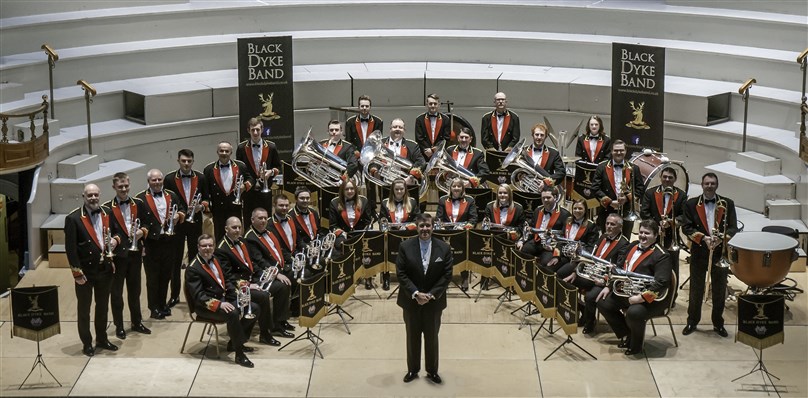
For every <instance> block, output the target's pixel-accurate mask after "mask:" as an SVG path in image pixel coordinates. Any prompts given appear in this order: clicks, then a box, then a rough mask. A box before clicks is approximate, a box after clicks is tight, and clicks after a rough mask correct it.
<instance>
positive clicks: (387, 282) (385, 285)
mask: <svg viewBox="0 0 808 398" xmlns="http://www.w3.org/2000/svg"><path fill="white" fill-rule="evenodd" d="M382 290H390V278H384V280H382Z"/></svg>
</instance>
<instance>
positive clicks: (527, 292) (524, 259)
mask: <svg viewBox="0 0 808 398" xmlns="http://www.w3.org/2000/svg"><path fill="white" fill-rule="evenodd" d="M513 262H514V265H515V266H516V272H515V273H514V281H515V282H516V283H515V284H514V286H515V290H516V295H517V296H519V299H521V300H522V301H524V302H526V303H533V304H535V305H537V306H538V303H537V301H538V297H537V296H536V257H534V256H531V255H529V254H525V253H522V252H520V251H516V250H514V252H513Z"/></svg>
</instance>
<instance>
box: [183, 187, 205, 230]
mask: <svg viewBox="0 0 808 398" xmlns="http://www.w3.org/2000/svg"><path fill="white" fill-rule="evenodd" d="M201 201H202V194H201V193H197V194H196V195H194V198H193V199H191V204H189V205H188V217H186V218H185V219H186V220H188V222H189V223H191V224H193V223H194V215H196V206H199V202H201Z"/></svg>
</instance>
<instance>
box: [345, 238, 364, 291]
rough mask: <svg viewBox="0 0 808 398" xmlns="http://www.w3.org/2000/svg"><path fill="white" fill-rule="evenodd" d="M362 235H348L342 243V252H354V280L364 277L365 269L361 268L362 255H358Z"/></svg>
mask: <svg viewBox="0 0 808 398" xmlns="http://www.w3.org/2000/svg"><path fill="white" fill-rule="evenodd" d="M364 236H365V234H364V233H358V234H354V235H348V238H347V239H345V241H344V242H343V243H342V252H343V253H348V252H351V251H353V252H354V256H353V262H354V282H355V281H358V280H359V279H362V278H364V277H365V269H364V268H362V256H361V255H359V249H360V248H361V245H362V238H363V237H364Z"/></svg>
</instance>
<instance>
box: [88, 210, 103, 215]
mask: <svg viewBox="0 0 808 398" xmlns="http://www.w3.org/2000/svg"><path fill="white" fill-rule="evenodd" d="M100 213H101V209H98V210H93V211H91V212H90V215H91V216H97V215H98V214H100Z"/></svg>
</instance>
